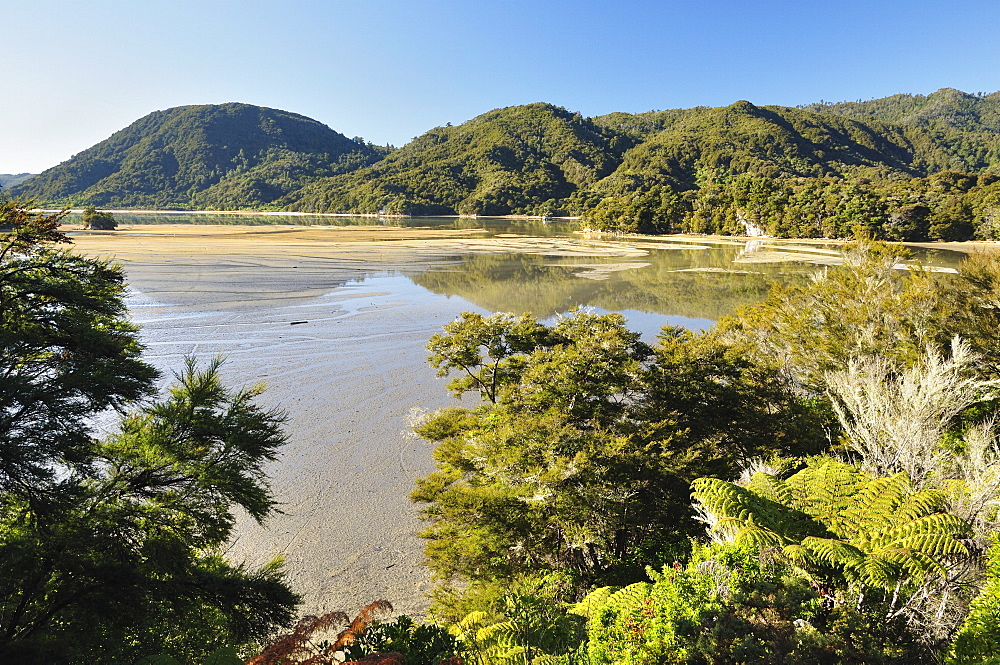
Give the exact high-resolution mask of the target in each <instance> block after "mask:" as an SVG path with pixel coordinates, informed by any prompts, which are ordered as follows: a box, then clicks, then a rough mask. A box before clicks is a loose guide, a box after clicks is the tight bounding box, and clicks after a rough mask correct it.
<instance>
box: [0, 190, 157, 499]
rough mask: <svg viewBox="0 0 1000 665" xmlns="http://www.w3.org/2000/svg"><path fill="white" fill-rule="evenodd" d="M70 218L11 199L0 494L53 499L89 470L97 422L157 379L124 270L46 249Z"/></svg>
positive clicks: (5, 258)
mask: <svg viewBox="0 0 1000 665" xmlns="http://www.w3.org/2000/svg"><path fill="white" fill-rule="evenodd" d="M65 214H66V211H64V212H62V213H58V214H54V215H42V214H36V213H32V212H31V206H30V204H21V203H18V202H16V201H7V202H4V203H3V204H0V215H2V219H3V222H0V226H8V227H9V228H10V229H11V231H10V232H9V233H7V234H4V235H2V236H0V375H2V376H3V379H4V380H3V381H0V432H2V433H3V434H2V437H3V447H2V449H0V491H17V492H18V493H19V494H22V495H39V494H44V493H45V492H47V491H48V490H49V489H51V488H53V487H57V486H58V484H59V482H60V481H59V476H60V474H59V470H58V466H59V465H60V464H73V465H86V463H87V462H88V460H89V459H90V457H91V455H92V452H93V451H92V448H93V445H94V442H93V440H92V438H91V436H90V430H89V427H88V425H87V423H88V420H89V418H90V417H91V416H92V415H94V414H97V413H100V412H101V411H103V410H105V409H107V408H114V409H122V408H124V407H125V405H127V404H129V403H132V402H135V401H136V400H139V399H141V398H143V397H145V396H147V395H148V394H149V393H150V391H151V390H152V386H153V380H154V379H155V378H156V376H157V372H156V371H155V370H154V369H153V368H152V367H150V366H149V365H147V364H146V363H144V362H143V361H142V360H141V359H140V354H141V351H142V346H141V345H140V343H139V340H138V338H137V336H136V332H137V329H136V327H135V326H133V325H132V324H131V323H130V322H129V321H128V319H127V318H126V316H125V305H124V302H123V300H122V296H123V294H124V291H125V278H124V273H123V272H122V270H121V268H120V267H118V266H114V265H112V264H110V263H109V262H107V261H100V260H93V259H85V258H83V257H80V256H76V255H73V254H70V253H68V252H64V251H55V250H52V249H49V248H48V247H46V244H47V243H66V242H69V240H68V239H67V238H66V236H65V235H63V234H62V233H60V232H59V231H58V230H57V227H58V224H59V221H60V220H61V219H62V218H63V217H64V216H65Z"/></svg>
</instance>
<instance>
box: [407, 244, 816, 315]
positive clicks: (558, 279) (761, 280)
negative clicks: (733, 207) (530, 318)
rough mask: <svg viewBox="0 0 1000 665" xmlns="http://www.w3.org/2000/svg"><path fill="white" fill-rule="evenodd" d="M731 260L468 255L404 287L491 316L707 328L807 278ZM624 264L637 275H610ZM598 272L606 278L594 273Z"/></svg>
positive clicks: (798, 271) (719, 254)
mask: <svg viewBox="0 0 1000 665" xmlns="http://www.w3.org/2000/svg"><path fill="white" fill-rule="evenodd" d="M739 252H740V248H739V247H711V248H706V249H698V250H679V249H664V250H656V249H654V250H651V252H650V254H649V256H647V257H643V258H642V259H636V260H630V261H626V262H623V261H622V260H621V259H583V260H581V259H580V258H574V259H566V258H549V257H542V256H531V255H523V254H520V255H475V256H468V257H464V258H463V259H462V260H461V261H460V262H458V263H456V264H454V265H451V266H449V268H448V269H446V270H433V271H428V272H424V273H421V274H418V275H412V276H411V279H413V281H414V282H416V283H417V284H419V285H421V286H423V287H425V288H427V289H430V290H431V291H434V292H435V293H440V294H445V295H457V296H461V297H462V298H465V299H466V300H469V301H470V302H473V303H475V304H476V305H478V306H480V307H483V308H485V309H488V310H491V311H513V312H524V311H530V312H532V313H533V314H535V315H537V316H542V317H544V316H548V315H550V314H553V313H556V312H564V311H566V310H568V309H570V308H572V307H574V306H577V305H591V306H594V307H600V308H602V309H606V310H622V309H634V310H639V311H643V312H652V313H656V314H665V315H675V316H684V317H688V318H707V319H713V320H714V319H718V318H720V317H722V316H724V315H726V314H730V313H731V312H732V311H733V310H734V309H736V308H737V307H738V306H740V305H745V304H750V303H754V302H757V301H759V300H761V299H763V298H764V296H766V295H767V292H768V290H769V289H770V287H771V286H772V285H773V284H776V283H793V282H801V281H804V280H805V279H807V277H808V275H809V274H811V273H812V272H813V271H814V270H815V268H814V267H813V266H807V265H803V264H800V263H788V264H767V265H753V266H742V265H739V264H733V262H732V261H733V259H734V258H735V257H736V256H737V255H738V254H739ZM627 263H635V264H636V266H637V267H635V268H631V269H616V268H620V267H622V266H625V265H627ZM585 265H586V266H587V267H584V266H585ZM590 266H593V267H597V269H596V270H594V269H591V268H589V267H590ZM600 266H605V267H606V268H608V270H606V271H604V272H601V270H600V268H599V267H600ZM642 266H644V267H642ZM581 275H589V276H590V278H588V277H587V276H581ZM596 276H601V277H606V278H603V279H594V278H593V277H596Z"/></svg>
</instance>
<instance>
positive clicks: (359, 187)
mask: <svg viewBox="0 0 1000 665" xmlns="http://www.w3.org/2000/svg"><path fill="white" fill-rule="evenodd" d="M629 145H630V143H629V141H627V140H623V137H621V136H619V135H618V134H617V133H615V132H613V131H608V130H604V129H602V128H601V127H600V126H598V125H596V124H594V123H593V122H591V121H589V120H587V119H585V118H583V117H582V116H580V114H578V113H571V112H569V111H567V110H566V109H563V108H559V107H556V106H552V105H551V104H528V105H525V106H512V107H509V108H503V109H497V110H494V111H490V112H488V113H484V114H483V115H480V116H478V117H476V118H473V119H472V120H469V121H468V122H466V123H464V124H462V125H459V126H456V127H452V126H447V127H436V128H434V129H432V130H430V131H429V132H426V133H425V134H423V135H422V136H419V137H417V138H416V139H414V140H413V141H412V142H410V143H409V144H407V145H406V146H404V147H403V148H400V149H399V150H397V151H395V152H393V153H391V154H389V155H388V156H387V157H386V158H385V159H384V160H382V161H381V162H379V163H377V164H375V165H373V166H371V167H368V168H365V169H361V170H358V171H356V172H354V173H350V174H346V175H340V176H336V177H333V178H326V179H323V180H318V181H316V182H313V183H311V184H309V185H307V186H306V187H304V188H303V189H302V190H301V191H300V192H296V193H295V194H293V195H292V196H291V197H289V201H288V202H289V205H290V207H291V208H292V209H294V210H306V211H343V212H366V213H373V212H384V213H389V214H399V213H402V214H417V215H427V214H465V215H508V214H524V213H529V214H542V213H545V212H547V211H553V210H555V209H558V208H559V207H560V206H561V205H562V204H563V201H564V200H565V199H566V198H568V197H569V196H570V195H571V194H572V193H573V192H574V191H576V190H577V189H579V188H580V187H585V186H587V185H588V184H590V183H592V182H595V181H596V180H598V179H599V178H601V177H603V176H605V175H607V174H608V173H610V172H611V170H612V169H613V168H615V166H617V164H618V162H619V161H620V159H621V154H622V153H623V151H624V150H625V148H627V147H628V146H629Z"/></svg>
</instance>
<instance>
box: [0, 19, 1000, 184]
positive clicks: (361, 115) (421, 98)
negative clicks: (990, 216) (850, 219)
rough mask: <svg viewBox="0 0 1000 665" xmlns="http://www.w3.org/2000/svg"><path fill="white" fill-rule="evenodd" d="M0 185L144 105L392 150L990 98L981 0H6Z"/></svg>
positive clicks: (993, 80) (990, 44) (990, 40)
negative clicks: (483, 118) (455, 140)
mask: <svg viewBox="0 0 1000 665" xmlns="http://www.w3.org/2000/svg"><path fill="white" fill-rule="evenodd" d="M2 9H3V11H2V14H0V16H2V19H0V20H2V21H3V25H4V39H3V41H2V42H0V49H2V52H0V77H2V79H0V80H2V92H0V95H2V100H0V101H2V103H0V173H18V172H24V171H27V172H39V171H41V170H43V169H45V168H48V167H51V166H54V165H56V164H57V163H59V162H60V161H63V160H65V159H68V158H69V157H70V156H71V155H73V154H75V153H77V152H80V151H81V150H84V149H85V148H88V147H89V146H91V145H93V144H94V143H97V142H98V141H100V140H102V139H104V138H107V137H108V136H109V135H110V134H111V133H113V132H114V131H116V130H118V129H121V128H123V127H125V126H126V125H128V124H129V123H131V122H133V121H134V120H136V119H138V118H140V117H142V116H143V115H146V114H147V113H150V112H152V111H154V110H157V109H165V108H170V107H173V106H180V105H185V104H210V103H221V102H229V101H240V102H247V103H251V104H259V105H262V106H270V107H275V108H281V109H285V110H288V111H294V112H296V113H301V114H303V115H307V116H309V117H312V118H315V119H317V120H319V121H321V122H324V123H326V124H327V125H329V126H330V127H332V128H333V129H335V130H337V131H339V132H342V133H344V134H346V135H348V136H352V137H353V136H357V135H360V136H363V137H365V138H366V139H368V140H370V141H373V142H375V143H392V144H394V145H397V146H398V145H402V144H404V143H406V142H407V141H409V140H410V139H411V138H413V137H414V136H417V135H418V134H421V133H423V132H424V131H426V130H428V129H430V128H432V127H434V126H436V125H443V124H445V123H447V122H451V123H454V124H458V123H461V122H464V121H465V120H468V119H469V118H471V117H474V116H476V115H478V114H480V113H483V112H485V111H488V110H490V109H493V108H497V107H501V106H510V105H514V104H524V103H529V102H535V101H547V102H551V103H553V104H557V105H560V106H565V107H566V108H568V109H571V110H574V111H580V112H581V113H583V114H584V115H586V116H593V115H599V114H603V113H609V112H611V111H628V112H641V111H648V110H650V109H666V108H684V107H689V106H697V105H708V106H722V105H726V104H730V103H732V102H734V101H736V100H738V99H748V100H750V101H752V102H754V103H756V104H780V105H789V106H794V105H796V104H804V103H809V102H814V101H819V100H821V99H823V100H827V101H842V100H855V99H870V98H874V97H883V96H886V95H890V94H894V93H897V92H911V93H920V94H927V93H930V92H933V91H934V90H937V89H938V88H942V87H953V88H958V89H960V90H964V91H966V92H980V91H982V92H993V91H996V90H998V89H1000V36H998V34H997V29H998V27H1000V3H997V2H995V0H989V1H987V0H971V1H968V2H954V3H949V2H943V1H941V0H934V1H930V0H911V1H909V2H897V1H886V0H869V1H867V2H861V1H855V0H838V1H837V2H817V1H815V0H795V1H777V0H739V1H731V0H689V1H676V0H659V1H656V0H642V1H639V0H619V1H618V2H611V1H604V0H575V1H573V2H569V1H562V0H558V1H557V0H468V1H467V2H458V1H455V0H439V1H434V0H425V1H422V2H416V1H411V2H407V1H404V0H270V1H267V2H265V1H262V0H238V1H237V0H169V1H166V0H141V1H137V0H89V1H86V2H84V1H82V0H5V1H4V2H3V8H2Z"/></svg>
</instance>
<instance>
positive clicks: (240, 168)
mask: <svg viewBox="0 0 1000 665" xmlns="http://www.w3.org/2000/svg"><path fill="white" fill-rule="evenodd" d="M383 152H384V150H382V149H379V148H376V147H374V146H370V145H367V144H364V143H359V142H357V141H354V140H351V139H349V138H347V137H346V136H343V135H342V134H339V133H337V132H335V131H333V130H332V129H330V128H329V127H327V126H326V125H323V124H321V123H319V122H316V121H315V120H312V119H310V118H306V117H305V116H301V115H298V114H295V113H288V112H287V111H279V110H276V109H269V108H262V107H259V106H251V105H249V104H219V105H204V106H180V107H177V108H172V109H167V110H165V111H155V112H153V113H150V114H149V115H147V116H145V117H144V118H140V119H139V120H137V121H135V122H134V123H132V124H131V125H129V126H128V127H126V128H125V129H123V130H121V131H119V132H116V133H115V134H113V135H112V136H111V137H109V138H107V139H105V140H104V141H101V142H100V143H98V144H97V145H95V146H93V147H91V148H88V149H87V150H84V151H83V152H81V153H80V154H78V155H75V156H74V157H73V158H71V159H69V160H68V161H66V162H63V163H62V164H60V165H59V166H56V167H54V168H51V169H48V170H47V171H45V172H44V173H41V174H39V175H37V176H35V177H33V178H31V179H30V180H29V181H28V182H26V183H24V184H22V185H20V186H18V187H14V188H12V193H13V194H14V195H15V196H26V197H33V198H36V199H38V200H39V201H48V202H59V203H71V204H80V205H85V204H86V205H95V206H116V207H126V208H143V207H145V208H227V209H228V208H260V207H266V206H268V205H270V204H272V203H273V202H274V201H275V200H277V199H279V198H280V197H282V196H284V195H285V194H287V193H288V192H290V191H292V190H293V189H296V188H298V187H300V186H301V185H302V183H303V182H304V181H308V180H309V179H311V178H316V177H319V176H324V175H332V174H334V173H337V172H339V171H342V170H349V169H352V168H356V167H357V166H359V165H363V164H367V163H369V162H371V161H374V160H375V159H377V158H378V157H379V156H381V154H382V153H383Z"/></svg>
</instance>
